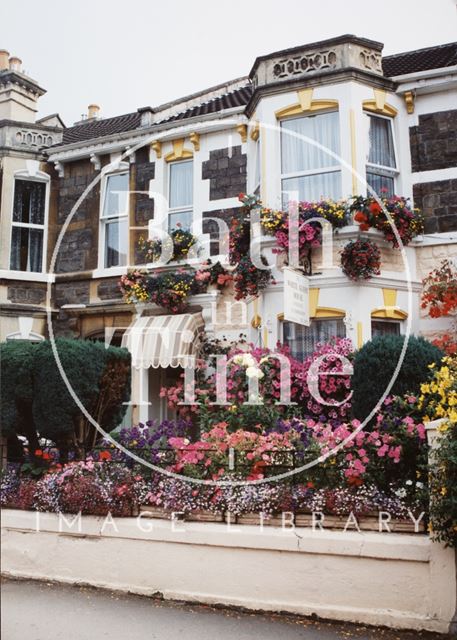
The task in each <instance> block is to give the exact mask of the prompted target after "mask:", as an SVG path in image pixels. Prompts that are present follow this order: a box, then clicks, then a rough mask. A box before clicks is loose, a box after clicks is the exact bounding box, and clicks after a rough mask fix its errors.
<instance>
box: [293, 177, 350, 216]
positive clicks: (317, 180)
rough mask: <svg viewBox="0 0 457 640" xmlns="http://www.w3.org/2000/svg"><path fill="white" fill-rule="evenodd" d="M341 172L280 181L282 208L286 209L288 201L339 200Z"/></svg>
mask: <svg viewBox="0 0 457 640" xmlns="http://www.w3.org/2000/svg"><path fill="white" fill-rule="evenodd" d="M341 188H342V187H341V171H332V172H329V173H316V174H315V175H311V176H301V177H300V178H287V179H285V180H283V181H282V192H283V198H282V200H283V207H287V203H288V202H289V199H290V200H296V195H294V194H296V193H297V192H298V200H299V201H302V200H305V201H307V202H313V201H316V200H320V199H321V198H332V199H333V200H338V198H341Z"/></svg>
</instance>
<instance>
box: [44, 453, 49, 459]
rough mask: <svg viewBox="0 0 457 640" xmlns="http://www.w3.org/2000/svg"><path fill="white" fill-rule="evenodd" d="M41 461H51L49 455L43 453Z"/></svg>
mask: <svg viewBox="0 0 457 640" xmlns="http://www.w3.org/2000/svg"><path fill="white" fill-rule="evenodd" d="M43 460H51V456H50V455H49V453H43Z"/></svg>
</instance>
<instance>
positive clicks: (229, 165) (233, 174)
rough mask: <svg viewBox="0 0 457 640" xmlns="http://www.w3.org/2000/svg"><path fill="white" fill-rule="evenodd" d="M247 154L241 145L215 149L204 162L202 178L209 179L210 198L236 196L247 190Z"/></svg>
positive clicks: (217, 198)
mask: <svg viewBox="0 0 457 640" xmlns="http://www.w3.org/2000/svg"><path fill="white" fill-rule="evenodd" d="M246 177H247V156H246V154H245V153H241V146H238V147H232V148H231V157H230V156H229V149H228V148H227V149H215V150H214V151H210V152H209V160H207V161H206V162H203V164H202V179H203V180H209V181H210V183H209V199H210V200H220V199H223V198H236V197H237V196H238V194H239V193H244V192H245V191H246Z"/></svg>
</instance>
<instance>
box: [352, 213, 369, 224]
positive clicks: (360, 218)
mask: <svg viewBox="0 0 457 640" xmlns="http://www.w3.org/2000/svg"><path fill="white" fill-rule="evenodd" d="M354 220H355V221H356V222H366V221H367V217H366V215H365V214H364V213H363V211H357V213H356V214H355V216H354Z"/></svg>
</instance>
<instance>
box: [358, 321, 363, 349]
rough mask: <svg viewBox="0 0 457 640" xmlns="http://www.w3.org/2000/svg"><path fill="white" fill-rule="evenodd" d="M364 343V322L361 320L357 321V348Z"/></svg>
mask: <svg viewBox="0 0 457 640" xmlns="http://www.w3.org/2000/svg"><path fill="white" fill-rule="evenodd" d="M362 345H363V324H362V323H361V322H358V323H357V348H358V349H360V347H361V346H362Z"/></svg>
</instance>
